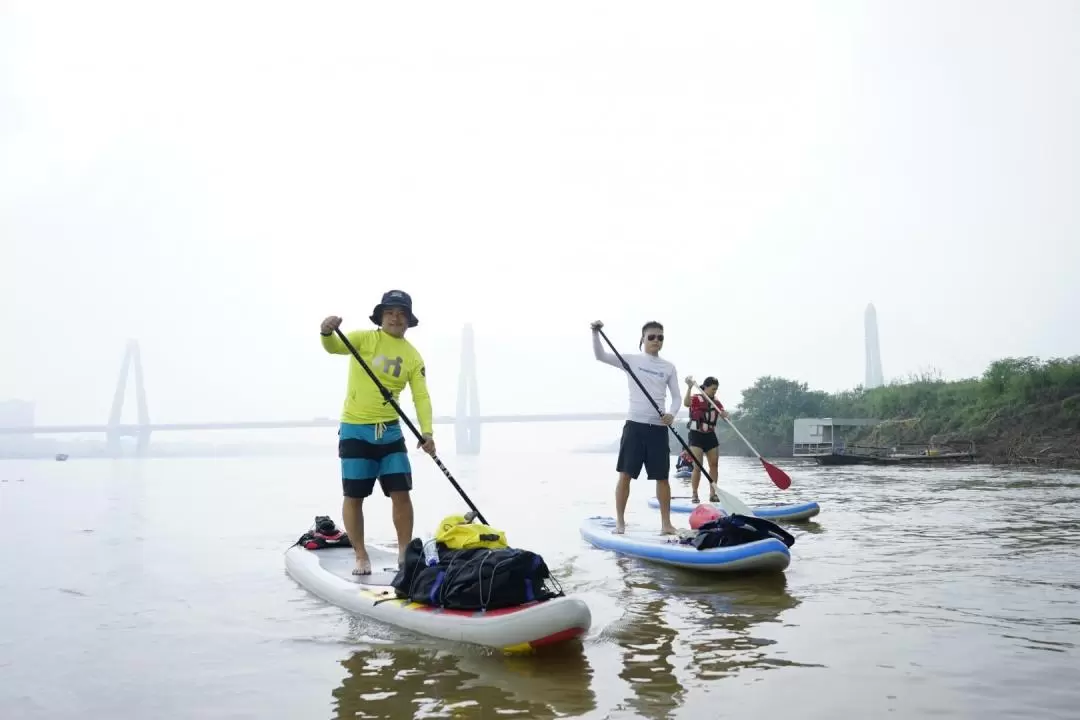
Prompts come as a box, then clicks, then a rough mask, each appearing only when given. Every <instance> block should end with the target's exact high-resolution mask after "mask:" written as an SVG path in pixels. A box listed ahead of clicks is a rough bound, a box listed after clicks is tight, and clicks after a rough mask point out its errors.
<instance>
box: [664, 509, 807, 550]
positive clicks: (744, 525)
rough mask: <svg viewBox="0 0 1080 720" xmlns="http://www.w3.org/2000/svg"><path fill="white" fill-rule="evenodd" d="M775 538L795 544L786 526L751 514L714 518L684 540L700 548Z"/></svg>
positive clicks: (790, 544) (785, 542)
mask: <svg viewBox="0 0 1080 720" xmlns="http://www.w3.org/2000/svg"><path fill="white" fill-rule="evenodd" d="M768 538H775V539H777V540H779V541H780V542H782V543H784V544H785V545H787V546H788V547H791V546H792V545H794V544H795V538H794V537H793V536H792V535H791V533H789V532H788V531H787V530H785V529H784V528H782V527H780V526H779V525H777V524H776V523H774V522H772V521H769V520H766V519H765V518H759V517H750V516H749V515H739V514H734V515H728V516H726V517H722V518H720V519H718V520H712V521H710V522H707V523H705V524H704V525H702V526H700V527H699V528H698V531H697V535H694V536H692V537H690V538H688V539H685V540H683V542H684V543H685V544H687V545H693V546H694V547H696V548H697V549H698V550H708V549H709V548H714V547H730V546H732V545H744V544H746V543H750V542H755V541H757V540H766V539H768Z"/></svg>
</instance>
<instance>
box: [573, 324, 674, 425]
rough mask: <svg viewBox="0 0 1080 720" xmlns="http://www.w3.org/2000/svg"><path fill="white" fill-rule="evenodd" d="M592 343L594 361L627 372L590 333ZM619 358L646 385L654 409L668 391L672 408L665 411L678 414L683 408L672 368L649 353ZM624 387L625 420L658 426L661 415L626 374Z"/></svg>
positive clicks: (598, 335) (672, 366) (596, 333)
mask: <svg viewBox="0 0 1080 720" xmlns="http://www.w3.org/2000/svg"><path fill="white" fill-rule="evenodd" d="M592 342H593V354H594V355H595V356H596V359H597V360H599V361H600V362H602V363H607V364H608V365H611V366H612V367H617V368H619V369H620V370H622V371H623V372H626V369H625V368H623V366H622V363H621V362H619V358H617V357H616V356H615V355H614V354H612V353H609V352H605V351H604V348H603V346H602V345H601V344H600V333H598V332H596V331H593V336H592ZM622 357H623V360H625V361H626V364H627V365H629V366H630V369H631V370H633V371H634V375H636V376H637V379H638V380H640V381H641V384H642V385H644V386H645V389H646V390H647V391H648V392H649V397H651V398H652V399H653V401H654V402H656V405H657V407H660V408H661V409H663V407H664V395H665V393H666V391H668V390H670V391H671V405H670V406H669V408H668V413H669V414H671V415H672V416H674V415H678V414H679V408H680V406H681V405H682V396H681V395H680V394H679V381H678V380H677V379H676V375H675V365H674V364H672V363H670V362H668V361H667V360H664V359H663V358H661V357H658V356H656V355H649V354H648V353H635V354H633V355H623V356H622ZM626 384H627V387H628V388H629V389H630V409H629V411H628V412H627V419H628V420H633V421H634V422H639V423H648V424H649V425H661V424H662V423H661V422H660V414H659V413H657V412H656V408H655V407H653V404H652V403H651V402H649V397H646V396H644V395H642V394H641V388H639V387H638V384H637V383H636V382H634V378H633V377H631V376H630V373H626Z"/></svg>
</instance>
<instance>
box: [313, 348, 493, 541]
mask: <svg viewBox="0 0 1080 720" xmlns="http://www.w3.org/2000/svg"><path fill="white" fill-rule="evenodd" d="M334 332H336V333H337V335H338V337H339V338H341V342H343V343H345V347H347V348H348V349H349V352H351V353H352V356H353V357H354V358H356V362H358V363H360V367H362V368H364V372H366V373H367V374H368V377H370V378H371V382H373V383H375V386H376V387H377V388H379V392H380V393H381V394H382V396H383V400H385V401H386V402H387V403H389V404H390V407H392V408H394V411H395V412H396V413H397V414H398V415H399V416H400V417H401V419H402V420H404V421H405V424H406V425H408V426H409V429H410V430H412V432H413V435H415V436H416V439H417V440H419V441H420V442H421V443H423V442H424V436H423V434H422V433H421V432H420V431H419V430H417V429H416V426H415V425H413V423H412V420H410V419H409V416H408V415H406V414H405V412H404V411H403V410H402V409H401V406H400V405H398V404H397V401H396V400H394V396H393V395H392V394H391V393H390V391H389V390H387V389H386V386H385V385H383V384H382V383H381V382H379V378H377V377H375V373H373V372H372V371H371V368H369V367H368V364H367V363H366V362H364V358H362V357H360V353H358V352H357V351H356V348H354V347H353V344H352V343H351V342H349V338H347V337H345V333H343V332H341V328H340V327H338V328H334ZM431 459H432V460H434V461H435V464H436V465H438V466H439V469H440V470H442V473H443V475H445V476H446V479H447V480H449V481H450V484H451V485H453V486H454V489H455V490H457V491H458V494H459V495H461V499H462V500H464V501H465V504H467V505H468V506H469V507H470V508H472V511H473V512H475V513H476V517H478V518H480V522H482V523H483V524H485V525H487V524H488V521H487V520H485V519H484V514H483V513H481V512H480V510H478V509H477V507H476V505H473V501H472V500H470V499H469V496H468V495H466V494H465V491H464V490H462V489H461V486H460V485H458V482H457V480H455V479H454V476H453V475H451V474H450V471H449V470H447V469H446V466H445V465H443V464H442V460H440V459H439V456H438V455H436V454H434V453H431Z"/></svg>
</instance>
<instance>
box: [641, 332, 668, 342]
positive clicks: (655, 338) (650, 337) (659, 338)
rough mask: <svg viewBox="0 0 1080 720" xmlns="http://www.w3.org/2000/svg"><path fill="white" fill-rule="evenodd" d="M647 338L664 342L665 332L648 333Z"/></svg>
mask: <svg viewBox="0 0 1080 720" xmlns="http://www.w3.org/2000/svg"><path fill="white" fill-rule="evenodd" d="M645 339H646V340H649V341H652V340H659V341H660V342H664V333H660V334H659V335H646V336H645Z"/></svg>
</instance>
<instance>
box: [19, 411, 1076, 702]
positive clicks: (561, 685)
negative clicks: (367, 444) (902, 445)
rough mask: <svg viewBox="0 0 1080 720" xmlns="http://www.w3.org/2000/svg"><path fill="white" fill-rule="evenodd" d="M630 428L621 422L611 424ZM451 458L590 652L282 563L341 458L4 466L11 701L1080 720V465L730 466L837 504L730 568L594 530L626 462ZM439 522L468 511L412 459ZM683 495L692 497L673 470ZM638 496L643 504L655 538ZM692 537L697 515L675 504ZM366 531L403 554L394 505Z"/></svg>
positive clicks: (763, 487) (420, 509) (427, 521)
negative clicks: (409, 608) (780, 568)
mask: <svg viewBox="0 0 1080 720" xmlns="http://www.w3.org/2000/svg"><path fill="white" fill-rule="evenodd" d="M615 432H617V427H616V428H615ZM502 448H503V449H500V447H499V446H494V447H492V448H491V449H490V450H489V449H486V448H485V450H484V453H483V454H482V455H480V456H475V457H458V456H455V455H453V454H452V452H451V453H448V454H444V455H443V460H444V462H446V464H447V465H448V467H450V469H451V471H452V472H453V473H454V475H455V477H457V479H458V481H459V482H460V483H461V484H462V486H463V487H464V488H465V490H466V491H467V492H468V493H469V494H470V496H471V497H472V498H473V500H474V501H475V502H476V504H477V505H478V506H479V507H480V509H481V510H482V511H483V513H484V514H485V516H486V517H487V518H488V520H489V521H490V522H491V523H492V524H494V525H497V526H499V527H501V528H503V529H505V530H506V531H507V535H508V539H509V541H510V543H511V544H512V545H514V546H518V547H526V548H529V549H532V550H535V551H537V552H540V553H541V554H543V556H544V557H545V559H546V560H547V561H548V564H549V565H550V566H551V568H552V571H553V573H555V574H556V575H557V577H558V578H559V579H560V580H561V582H562V585H563V587H564V589H565V590H566V591H567V592H568V593H574V594H577V595H579V596H580V597H582V598H583V599H584V600H585V601H586V602H587V603H588V604H589V605H590V607H591V610H592V615H593V626H592V630H591V631H590V633H589V634H588V636H587V638H586V639H585V641H584V643H583V644H582V645H580V646H572V647H570V648H569V649H568V650H566V651H563V652H560V653H558V654H556V655H554V656H541V657H533V658H528V657H526V658H506V657H502V656H500V655H497V654H490V653H487V652H485V651H483V650H480V649H477V648H474V647H471V646H463V645H455V644H451V643H446V642H443V641H439V640H429V639H425V638H421V637H413V636H408V635H406V634H404V633H403V632H402V631H398V630H396V629H392V628H387V627H385V626H380V625H377V624H373V623H370V622H367V621H364V620H361V619H356V618H353V617H350V616H349V615H347V614H346V613H344V612H343V611H341V610H339V609H337V608H335V607H333V606H329V605H327V604H325V603H323V602H321V601H320V600H318V599H315V598H314V597H312V596H311V595H309V594H308V593H307V592H305V591H304V590H303V589H301V588H300V587H298V586H297V585H296V584H295V583H294V582H293V581H292V580H291V579H290V578H289V577H288V576H287V575H286V574H285V572H284V564H283V557H282V554H283V552H284V551H285V549H286V548H287V547H288V546H289V545H290V544H291V543H292V542H293V541H295V539H296V538H297V537H298V536H299V535H300V534H301V533H302V532H304V531H305V530H306V529H307V528H308V526H309V525H310V524H311V521H312V518H313V517H314V516H315V515H317V514H330V515H332V516H333V517H334V518H335V519H336V520H340V498H339V492H340V485H339V484H338V482H337V480H336V478H337V460H336V457H335V456H334V446H333V443H332V441H329V443H328V448H327V453H326V454H325V455H316V456H310V457H309V456H303V457H284V458H282V457H273V458H268V457H248V458H226V459H216V460H215V459H148V460H142V461H137V460H117V461H109V460H83V461H78V460H71V461H69V462H66V463H59V462H53V461H0V481H2V482H0V528H2V529H3V531H4V535H5V539H6V542H4V543H3V545H2V546H0V568H2V573H0V717H2V718H4V719H5V720H15V719H22V718H35V719H36V718H61V717H63V718H68V717H71V718H99V717H100V718H105V717H110V718H111V717H119V716H122V717H133V718H160V719H173V718H300V719H309V718H315V719H317V718H412V717H416V718H421V717H454V718H481V717H483V718H488V717H503V716H506V717H515V716H516V717H523V718H548V717H558V716H569V717H586V718H717V717H734V716H736V715H738V716H740V717H754V716H755V714H756V713H762V712H764V713H769V716H770V717H776V716H781V717H794V716H797V717H799V718H800V720H807V719H808V718H836V717H853V718H861V717H866V718H870V717H896V718H908V717H911V718H915V717H930V716H934V717H946V718H1010V717H1015V718H1066V717H1068V718H1076V717H1078V716H1080V652H1078V649H1077V646H1078V644H1080V477H1078V476H1077V475H1075V474H1068V473H1064V472H1046V471H1039V472H1033V471H1024V472H1020V471H1015V470H1006V469H1001V468H991V467H982V466H969V467H954V468H942V469H932V470H931V469H922V468H919V469H908V468H818V467H816V466H813V465H807V464H800V463H793V462H787V463H779V464H782V465H783V466H784V467H785V468H786V469H788V471H789V473H790V475H791V476H792V479H793V485H792V488H791V489H790V490H788V491H786V492H781V491H778V490H776V489H775V488H774V487H773V486H772V485H771V484H770V483H769V482H768V480H767V478H766V476H765V473H764V472H763V471H762V469H761V467H760V465H759V464H757V462H756V461H753V462H751V461H749V460H744V459H736V458H722V459H721V478H722V481H723V483H724V484H725V487H727V488H728V489H730V490H734V491H735V492H737V493H738V494H739V495H740V496H741V497H743V498H744V499H745V500H747V501H749V502H750V503H751V504H772V503H781V502H798V501H806V500H816V501H818V502H820V503H821V505H822V512H821V514H820V515H819V516H818V517H817V518H816V522H811V523H807V524H788V525H787V527H788V529H789V530H790V531H791V532H792V533H793V534H794V535H795V536H796V543H795V545H794V547H793V548H792V563H791V566H790V567H789V568H788V570H787V571H786V572H785V573H784V574H783V575H779V576H773V577H760V578H757V579H753V578H744V579H735V580H733V579H724V578H717V577H709V576H700V575H695V574H692V573H689V572H685V571H679V570H669V569H664V568H659V567H656V566H650V565H647V564H644V563H641V562H638V561H633V560H628V559H625V558H620V557H617V556H615V555H612V554H610V553H607V552H604V551H600V550H596V549H593V548H591V547H589V546H587V545H586V544H584V543H583V542H582V541H581V539H580V536H579V534H578V525H579V523H580V521H581V519H582V518H583V517H585V516H589V515H595V514H611V513H612V512H613V508H612V504H613V489H614V479H615V478H614V471H613V467H614V457H613V455H610V454H588V453H574V452H569V451H563V450H557V451H553V450H543V449H540V448H524V449H519V450H518V451H511V450H509V449H506V445H505V444H503V445H502ZM414 467H415V471H416V481H415V485H416V493H415V503H416V506H417V528H418V531H419V530H421V529H422V530H424V531H425V532H426V531H429V530H431V529H433V528H434V525H435V522H436V521H437V520H438V519H439V518H440V517H442V516H443V515H445V514H448V513H450V512H459V511H461V510H462V509H463V507H464V506H463V504H462V503H461V502H460V501H458V500H456V495H455V493H454V491H453V489H452V488H451V487H450V485H449V483H447V482H446V480H445V479H444V478H443V477H442V475H441V474H440V473H439V472H438V470H437V468H435V467H434V465H433V463H431V462H430V461H428V460H427V459H426V458H425V457H423V456H421V455H414ZM676 482H677V484H676V489H675V494H677V495H679V494H688V490H687V489H685V488H686V483H685V482H684V481H676ZM652 494H653V488H652V487H651V483H648V482H646V481H644V480H641V481H638V482H636V483H635V484H634V486H633V489H632V494H631V498H630V512H629V514H628V520H629V521H630V522H631V523H644V524H646V525H653V526H657V527H658V522H659V521H658V519H657V515H656V512H655V511H652V510H650V509H649V508H648V507H647V505H646V501H647V499H648V497H649V496H650V495H652ZM675 518H676V521H677V524H682V525H685V523H686V516H678V515H676V516H675ZM368 526H369V537H371V538H372V539H374V540H379V541H384V542H392V538H393V532H392V526H391V524H390V518H389V503H388V501H386V500H385V499H384V498H382V496H381V495H379V494H378V493H377V494H376V498H375V500H374V501H372V502H370V509H369V519H368Z"/></svg>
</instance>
